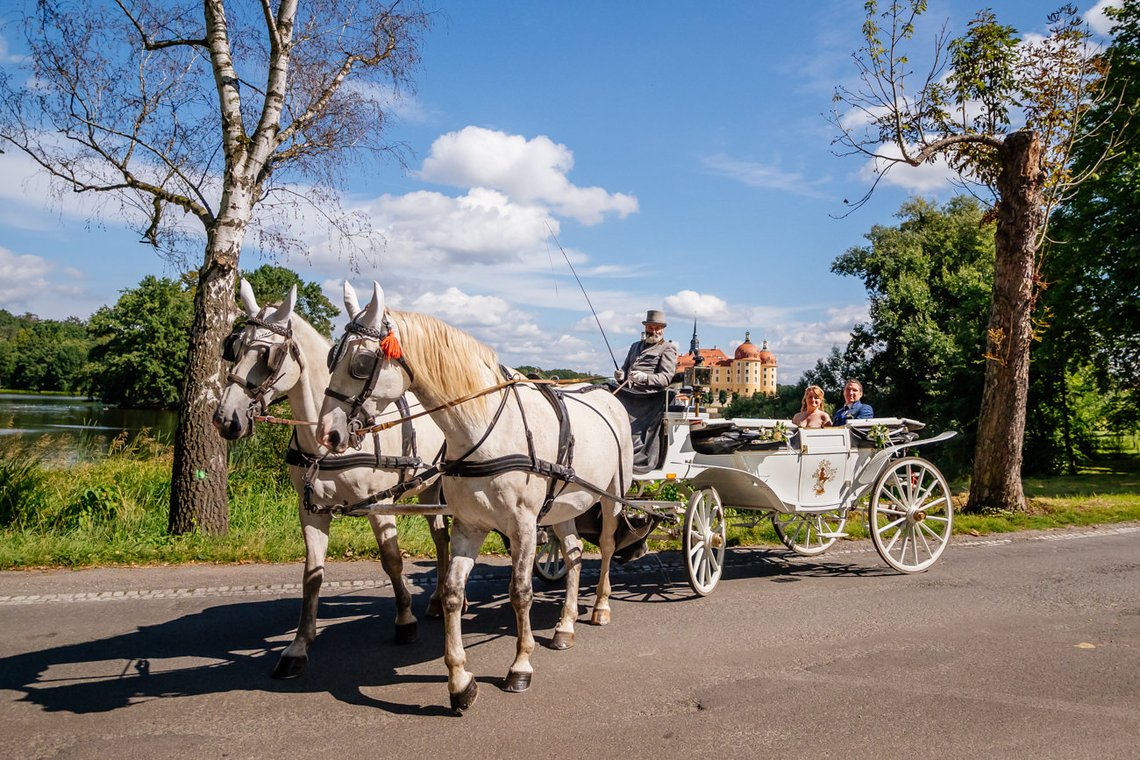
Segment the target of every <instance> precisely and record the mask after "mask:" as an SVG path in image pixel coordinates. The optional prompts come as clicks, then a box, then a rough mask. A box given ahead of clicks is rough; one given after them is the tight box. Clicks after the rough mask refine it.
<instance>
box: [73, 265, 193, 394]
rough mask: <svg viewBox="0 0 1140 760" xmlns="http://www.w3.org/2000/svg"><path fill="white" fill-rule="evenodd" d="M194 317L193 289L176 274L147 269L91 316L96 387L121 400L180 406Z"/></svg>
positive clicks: (91, 373) (91, 369)
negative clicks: (170, 275) (133, 284)
mask: <svg viewBox="0 0 1140 760" xmlns="http://www.w3.org/2000/svg"><path fill="white" fill-rule="evenodd" d="M193 321H194V297H193V294H192V293H190V291H189V290H188V289H187V288H186V287H185V286H184V285H183V284H182V283H179V282H177V281H175V280H170V279H166V278H162V279H159V278H156V277H153V276H150V275H148V276H147V277H144V278H143V279H142V281H141V282H140V283H139V284H138V287H136V288H131V289H127V290H124V291H122V295H121V296H120V297H119V300H118V301H117V302H116V303H115V305H114V306H104V307H102V308H100V309H99V310H98V311H96V312H95V313H94V314H93V315H92V316H91V322H90V326H89V330H90V332H91V335H92V336H93V337H94V338H95V339H96V341H97V343H96V345H95V347H94V348H93V349H92V350H91V355H90V366H89V368H88V373H89V377H90V383H91V388H92V391H93V392H94V393H95V395H97V396H98V397H99V398H101V399H103V400H104V401H106V402H107V403H110V404H116V405H119V406H126V407H134V408H157V409H174V408H177V407H178V403H179V395H180V386H181V382H182V377H183V375H184V373H185V370H186V351H187V348H188V347H189V345H190V338H189V332H190V325H191V324H192V323H193Z"/></svg>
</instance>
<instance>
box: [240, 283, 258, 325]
mask: <svg viewBox="0 0 1140 760" xmlns="http://www.w3.org/2000/svg"><path fill="white" fill-rule="evenodd" d="M240 292H241V305H242V307H243V308H244V309H245V314H246V316H248V317H254V316H257V313H258V312H259V311H261V307H260V306H258V305H257V296H255V295H254V294H253V287H252V286H251V285H250V284H249V283H248V282H246V280H245V278H244V277H242V278H241V288H240Z"/></svg>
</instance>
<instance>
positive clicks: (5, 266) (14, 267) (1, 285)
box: [0, 248, 52, 308]
mask: <svg viewBox="0 0 1140 760" xmlns="http://www.w3.org/2000/svg"><path fill="white" fill-rule="evenodd" d="M51 268H52V267H51V264H50V263H48V262H47V261H46V260H44V259H42V258H40V257H39V256H27V255H25V256H21V255H18V254H15V253H12V252H11V251H9V250H8V249H7V248H0V302H3V303H5V304H12V305H15V306H17V307H18V308H19V307H24V306H26V304H28V303H30V302H31V301H32V300H33V299H34V298H35V297H36V296H38V295H39V294H40V292H41V291H43V290H45V289H46V288H47V287H48V280H47V275H48V272H50V271H51Z"/></svg>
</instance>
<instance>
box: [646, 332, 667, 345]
mask: <svg viewBox="0 0 1140 760" xmlns="http://www.w3.org/2000/svg"><path fill="white" fill-rule="evenodd" d="M641 339H642V340H643V341H645V342H646V343H648V344H649V345H651V346H656V345H657V344H658V343H660V342H661V341H663V340H665V336H664V335H662V334H660V333H658V334H656V335H650V334H649V333H642V334H641Z"/></svg>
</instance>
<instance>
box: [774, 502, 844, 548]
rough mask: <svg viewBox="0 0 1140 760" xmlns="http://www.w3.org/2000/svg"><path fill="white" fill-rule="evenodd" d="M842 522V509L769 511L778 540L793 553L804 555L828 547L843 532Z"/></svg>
mask: <svg viewBox="0 0 1140 760" xmlns="http://www.w3.org/2000/svg"><path fill="white" fill-rule="evenodd" d="M845 525H847V512H846V511H845V510H838V509H837V510H835V511H832V512H813V513H810V514H796V513H794V512H773V513H772V527H773V528H775V529H776V535H777V536H779V537H780V541H782V542H783V543H784V546H786V547H788V548H789V549H791V550H792V551H794V552H795V553H796V554H802V555H804V556H805V557H812V556H815V555H816V554H823V553H824V552H825V551H827V550H828V549H830V548H831V545H832V544H834V543H835V542H836V541H837V540H838V539H839V537H840V536H841V535H843V526H845Z"/></svg>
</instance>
